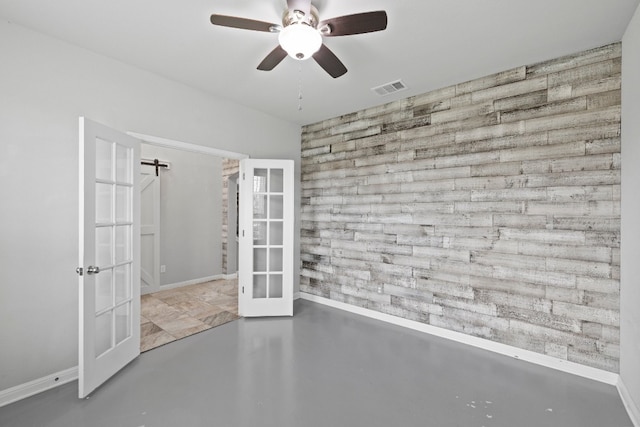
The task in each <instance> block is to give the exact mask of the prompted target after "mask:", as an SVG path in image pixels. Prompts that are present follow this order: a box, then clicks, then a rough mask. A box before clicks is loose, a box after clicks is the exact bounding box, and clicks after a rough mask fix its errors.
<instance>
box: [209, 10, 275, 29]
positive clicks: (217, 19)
mask: <svg viewBox="0 0 640 427" xmlns="http://www.w3.org/2000/svg"><path fill="white" fill-rule="evenodd" d="M211 23H212V24H213V25H221V26H223V27H231V28H240V29H242V30H253V31H264V32H267V33H269V32H272V31H274V29H276V28H279V26H278V25H276V24H271V23H269V22H262V21H254V20H253V19H246V18H238V17H235V16H226V15H215V14H214V15H211Z"/></svg>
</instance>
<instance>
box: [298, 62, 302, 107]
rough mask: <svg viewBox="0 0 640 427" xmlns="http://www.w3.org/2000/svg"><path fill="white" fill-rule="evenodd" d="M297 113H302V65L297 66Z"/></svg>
mask: <svg viewBox="0 0 640 427" xmlns="http://www.w3.org/2000/svg"><path fill="white" fill-rule="evenodd" d="M298 111H302V64H299V65H298Z"/></svg>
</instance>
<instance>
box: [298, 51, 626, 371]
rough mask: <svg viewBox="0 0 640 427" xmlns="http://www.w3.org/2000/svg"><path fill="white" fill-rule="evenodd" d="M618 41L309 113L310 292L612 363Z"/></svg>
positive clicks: (306, 217)
mask: <svg viewBox="0 0 640 427" xmlns="http://www.w3.org/2000/svg"><path fill="white" fill-rule="evenodd" d="M620 70H621V44H620V43H616V44H612V45H608V46H604V47H601V48H598V49H593V50H589V51H586V52H582V53H579V54H575V55H571V56H567V57H563V58H559V59H555V60H551V61H547V62H544V63H540V64H535V65H531V66H523V67H518V68H515V69H512V70H508V71H505V72H501V73H498V74H495V75H491V76H487V77H483V78H480V79H477V80H473V81H470V82H466V83H461V84H458V85H455V86H450V87H446V88H443V89H439V90H436V91H433V92H429V93H426V94H423V95H418V96H414V97H410V98H407V99H403V100H401V101H397V102H392V103H389V104H386V105H382V106H380V107H376V108H371V109H367V110H364V111H359V112H356V113H353V114H349V115H345V116H341V117H337V118H334V119H329V120H325V121H323V122H320V123H316V124H312V125H308V126H305V127H304V128H303V135H302V207H301V220H302V223H301V256H302V270H301V278H300V290H301V291H302V292H307V293H310V294H314V295H319V296H322V297H325V298H330V299H332V300H336V301H340V302H345V303H348V304H352V305H355V306H359V307H365V308H368V309H372V310H377V311H380V312H383V313H387V314H391V315H395V316H400V317H403V318H406V319H411V320H416V321H419V322H423V323H426V324H430V325H434V326H438V327H442V328H446V329H450V330H454V331H459V332H463V333H466V334H469V335H473V336H477V337H482V338H486V339H489V340H493V341H496V342H500V343H505V344H509V345H512V346H515V347H519V348H523V349H527V350H531V351H535V352H538V353H542V354H547V355H550V356H554V357H557V358H560V359H565V360H570V361H573V362H577V363H580V364H583V365H586V366H591V367H596V368H601V369H604V370H607V371H611V372H618V367H619V363H618V362H619V332H620V331H619V326H620V316H619V305H620V304H619V289H620V283H619V277H620V250H619V247H620V112H621V110H620V84H621V75H620Z"/></svg>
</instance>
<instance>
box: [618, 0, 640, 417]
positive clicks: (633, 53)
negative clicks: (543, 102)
mask: <svg viewBox="0 0 640 427" xmlns="http://www.w3.org/2000/svg"><path fill="white" fill-rule="evenodd" d="M638 165H640V8H639V9H638V10H636V13H635V16H634V17H633V19H632V21H631V23H630V24H629V27H628V28H627V31H626V33H625V35H624V38H623V39H622V241H621V270H620V273H621V280H620V288H621V289H620V301H621V307H620V318H621V325H620V327H621V329H620V376H621V379H622V382H623V384H624V387H625V388H626V390H627V391H628V397H629V398H630V399H629V400H631V401H632V403H631V405H633V406H635V408H631V409H632V412H634V415H635V417H636V418H637V420H636V422H640V412H638V411H639V408H640V262H639V260H640V222H639V221H638V219H639V218H640V197H639V196H638V183H640V168H639V167H638ZM631 405H630V406H631Z"/></svg>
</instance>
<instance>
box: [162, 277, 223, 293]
mask: <svg viewBox="0 0 640 427" xmlns="http://www.w3.org/2000/svg"><path fill="white" fill-rule="evenodd" d="M224 276H225V275H224V274H216V275H215V276H208V277H200V278H198V279H192V280H186V281H184V282H177V283H171V284H168V285H160V290H161V291H166V290H168V289H175V288H181V287H183V286H189V285H197V284H198V283H206V282H211V281H212V280H221V279H225V277H224Z"/></svg>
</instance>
